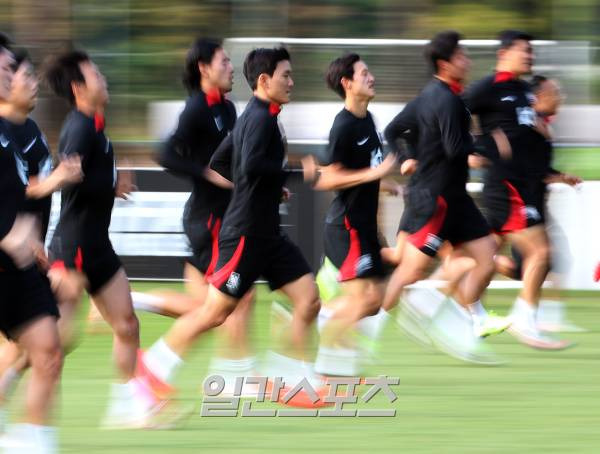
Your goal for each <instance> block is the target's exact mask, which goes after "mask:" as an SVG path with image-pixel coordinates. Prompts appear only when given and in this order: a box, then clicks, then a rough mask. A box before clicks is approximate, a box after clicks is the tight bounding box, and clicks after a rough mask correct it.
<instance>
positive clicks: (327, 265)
mask: <svg viewBox="0 0 600 454" xmlns="http://www.w3.org/2000/svg"><path fill="white" fill-rule="evenodd" d="M338 274H339V270H338V269H337V268H336V267H335V265H334V264H333V263H331V261H330V260H329V259H328V258H327V257H325V260H323V264H322V265H321V268H320V269H319V272H318V273H317V277H316V281H317V286H318V287H319V295H320V296H321V301H324V302H325V301H331V300H332V299H333V298H335V297H337V296H339V295H340V293H341V288H340V283H339V282H338V280H337V276H338Z"/></svg>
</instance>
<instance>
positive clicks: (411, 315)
mask: <svg viewBox="0 0 600 454" xmlns="http://www.w3.org/2000/svg"><path fill="white" fill-rule="evenodd" d="M396 321H397V323H398V325H399V326H400V328H401V329H402V331H403V332H404V334H406V336H407V337H408V338H409V339H410V340H412V341H413V342H415V343H417V344H419V345H420V346H421V347H423V348H426V349H428V350H432V349H433V348H434V345H433V342H432V340H431V338H430V337H429V335H428V334H427V330H428V327H429V324H430V323H431V320H430V319H429V318H428V317H426V316H424V315H422V314H420V313H419V311H417V310H416V309H414V307H413V306H412V305H411V304H409V303H406V302H404V301H403V302H401V308H400V311H399V312H398V317H397V318H396Z"/></svg>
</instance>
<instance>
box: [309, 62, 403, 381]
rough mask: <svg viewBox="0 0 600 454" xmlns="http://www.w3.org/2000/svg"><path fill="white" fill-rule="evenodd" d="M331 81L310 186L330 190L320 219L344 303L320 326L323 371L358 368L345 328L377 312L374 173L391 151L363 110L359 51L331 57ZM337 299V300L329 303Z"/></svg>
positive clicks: (318, 365)
mask: <svg viewBox="0 0 600 454" xmlns="http://www.w3.org/2000/svg"><path fill="white" fill-rule="evenodd" d="M326 81H327V85H328V87H329V88H330V89H331V90H333V91H334V92H335V93H336V94H338V95H339V96H340V97H341V98H342V99H343V100H344V108H343V109H342V110H341V111H340V113H338V114H337V116H336V117H335V120H334V122H333V126H332V127H331V131H330V133H329V147H328V152H327V156H326V162H324V163H323V164H325V165H326V167H325V168H323V169H322V170H321V177H320V179H319V181H318V182H317V184H316V186H315V188H316V189H321V190H335V191H336V197H335V199H334V200H333V202H332V203H331V205H330V207H329V210H328V213H327V217H326V220H325V238H324V241H325V256H326V257H327V258H328V259H329V261H330V262H331V263H332V264H333V265H334V266H335V267H336V268H338V270H339V274H338V280H339V281H340V282H341V283H342V295H341V304H336V305H335V308H334V309H333V313H332V314H331V317H330V319H329V320H328V321H327V323H326V324H325V325H324V326H323V328H322V330H321V345H320V347H319V352H318V355H317V360H316V362H315V370H316V371H317V372H318V373H321V374H324V375H349V376H354V375H356V374H358V373H360V369H359V368H360V365H359V363H358V360H359V357H358V355H357V354H356V351H355V350H354V349H352V348H344V347H345V346H346V345H347V344H348V338H347V336H346V334H347V332H348V329H349V328H351V327H353V326H354V325H355V324H356V323H357V322H358V321H359V320H361V319H362V318H364V317H367V316H371V315H375V314H377V313H378V312H379V307H380V305H381V299H382V297H383V285H382V278H383V276H384V271H383V263H382V260H381V254H380V250H381V245H380V243H379V238H378V232H377V209H378V204H379V180H380V179H381V178H382V177H384V176H385V175H386V174H387V173H389V172H391V171H392V170H393V167H394V164H395V161H396V158H395V156H394V155H393V154H390V155H388V156H387V157H386V158H385V160H384V157H383V147H382V144H381V141H380V139H379V134H378V132H377V129H376V127H375V123H374V121H373V117H372V116H371V113H370V112H369V111H368V110H367V109H368V105H369V102H370V101H371V99H373V97H374V96H375V78H374V77H373V75H372V74H371V72H370V71H369V68H368V67H367V65H366V63H365V62H364V61H363V60H361V58H360V56H359V55H358V54H354V53H350V54H346V55H344V56H342V57H340V58H337V59H336V60H334V61H333V62H332V63H331V64H330V65H329V69H328V71H327V75H326ZM332 304H335V303H332Z"/></svg>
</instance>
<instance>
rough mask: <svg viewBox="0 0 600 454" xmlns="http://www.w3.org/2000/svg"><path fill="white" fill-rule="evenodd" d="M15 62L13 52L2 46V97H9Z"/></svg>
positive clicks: (0, 67) (0, 56)
mask: <svg viewBox="0 0 600 454" xmlns="http://www.w3.org/2000/svg"><path fill="white" fill-rule="evenodd" d="M13 63H14V59H13V54H12V52H10V51H9V50H6V49H1V48H0V99H8V98H9V97H10V90H11V85H12V78H13V70H12V64H13Z"/></svg>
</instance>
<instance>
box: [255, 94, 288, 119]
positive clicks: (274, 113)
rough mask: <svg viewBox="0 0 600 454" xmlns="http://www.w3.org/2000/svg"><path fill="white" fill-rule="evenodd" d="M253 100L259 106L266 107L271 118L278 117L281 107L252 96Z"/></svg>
mask: <svg viewBox="0 0 600 454" xmlns="http://www.w3.org/2000/svg"><path fill="white" fill-rule="evenodd" d="M254 99H256V101H257V102H258V103H259V104H261V105H263V106H265V107H267V108H268V110H269V114H270V115H271V116H272V117H276V116H277V115H279V112H281V105H280V104H277V103H275V102H268V101H264V100H262V99H260V98H259V97H257V96H254Z"/></svg>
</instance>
